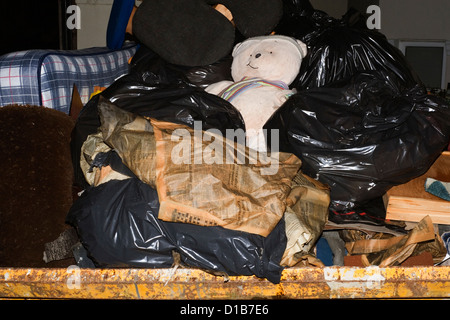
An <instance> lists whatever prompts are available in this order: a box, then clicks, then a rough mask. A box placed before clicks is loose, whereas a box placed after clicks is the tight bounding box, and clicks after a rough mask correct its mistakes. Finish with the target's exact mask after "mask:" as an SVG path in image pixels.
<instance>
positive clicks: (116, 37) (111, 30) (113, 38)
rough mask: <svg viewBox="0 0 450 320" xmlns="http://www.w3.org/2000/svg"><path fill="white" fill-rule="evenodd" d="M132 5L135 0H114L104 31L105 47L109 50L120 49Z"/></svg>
mask: <svg viewBox="0 0 450 320" xmlns="http://www.w3.org/2000/svg"><path fill="white" fill-rule="evenodd" d="M134 3H135V0H114V3H113V5H112V8H111V14H110V16H109V21H108V29H107V31H106V45H107V46H108V48H109V49H112V50H115V49H120V48H122V45H123V42H124V41H125V31H126V29H127V24H128V20H129V19H130V15H131V12H132V11H133V7H134Z"/></svg>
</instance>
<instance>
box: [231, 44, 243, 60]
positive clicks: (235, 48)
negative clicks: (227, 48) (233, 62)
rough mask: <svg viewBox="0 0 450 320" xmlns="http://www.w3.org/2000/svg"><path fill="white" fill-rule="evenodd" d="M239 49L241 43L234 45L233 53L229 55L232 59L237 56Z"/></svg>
mask: <svg viewBox="0 0 450 320" xmlns="http://www.w3.org/2000/svg"><path fill="white" fill-rule="evenodd" d="M241 47H242V42H239V43H236V44H235V45H234V48H233V52H232V53H231V56H232V57H233V58H234V57H235V56H236V55H237V54H238V51H239V48H241Z"/></svg>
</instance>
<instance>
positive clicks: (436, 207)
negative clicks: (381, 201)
mask: <svg viewBox="0 0 450 320" xmlns="http://www.w3.org/2000/svg"><path fill="white" fill-rule="evenodd" d="M427 215H428V216H430V217H431V220H432V221H433V223H438V224H448V225H450V201H436V200H428V199H417V198H410V197H396V196H391V197H390V198H389V202H388V206H387V209H386V219H389V220H400V221H412V222H419V221H420V220H422V219H423V218H424V217H425V216H427Z"/></svg>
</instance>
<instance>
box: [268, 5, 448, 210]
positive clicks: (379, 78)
mask: <svg viewBox="0 0 450 320" xmlns="http://www.w3.org/2000/svg"><path fill="white" fill-rule="evenodd" d="M289 3H290V4H291V6H288V8H290V9H291V10H292V11H291V12H285V18H284V20H282V23H281V24H280V26H279V27H278V30H277V31H278V32H280V33H283V34H287V35H292V36H295V37H297V38H299V39H300V40H302V41H304V42H305V43H307V45H308V55H307V57H305V59H304V61H303V63H302V68H301V70H300V75H299V77H298V79H297V81H296V84H295V86H296V87H297V90H298V93H297V94H296V95H294V96H292V97H291V98H290V99H289V100H288V101H287V102H286V103H285V104H284V105H283V106H282V107H281V108H280V109H278V110H277V111H276V113H275V114H274V115H273V116H272V118H271V119H269V121H268V122H267V123H266V125H265V127H264V128H266V129H279V130H280V151H285V152H292V153H294V154H295V155H297V156H298V157H299V158H300V159H301V160H302V163H303V167H302V170H303V172H304V173H305V174H307V175H309V176H311V177H313V178H315V179H318V180H319V181H321V182H323V183H325V184H327V185H329V186H330V191H331V205H330V209H331V210H335V211H345V212H349V211H353V210H355V208H360V207H363V206H364V205H365V203H367V202H368V201H371V200H373V199H375V198H378V197H381V196H383V195H384V194H385V192H386V191H387V190H389V188H391V187H392V186H395V185H398V184H402V183H406V182H408V181H409V180H411V179H413V178H415V177H418V176H420V175H421V174H423V173H425V172H426V170H427V169H428V168H429V167H430V166H431V164H432V163H433V162H434V161H435V160H436V158H437V157H438V156H439V154H440V153H441V152H442V151H443V149H444V148H445V147H446V146H447V145H448V142H449V140H450V106H449V105H448V104H447V103H446V102H445V101H444V100H443V99H441V98H439V97H436V96H432V95H428V94H427V92H426V89H425V88H424V86H423V85H422V84H421V82H420V80H419V79H418V78H417V76H416V75H415V74H414V71H413V70H411V68H409V66H408V63H407V62H406V60H405V58H404V56H403V55H402V54H401V53H400V51H399V50H398V49H396V48H395V47H393V46H392V45H390V44H389V43H388V41H387V39H386V38H385V36H384V35H383V34H381V33H379V32H378V31H375V30H368V29H366V28H365V26H364V25H365V24H363V23H362V22H363V21H365V20H362V18H361V15H359V14H358V13H355V12H351V11H350V12H349V13H348V14H347V15H345V16H344V17H343V18H342V19H334V18H331V17H329V16H328V15H326V14H325V13H324V12H321V11H317V10H314V9H313V8H312V7H311V6H310V5H308V2H307V1H290V2H289ZM268 131H269V132H270V130H268ZM380 218H384V217H383V216H381V217H380Z"/></svg>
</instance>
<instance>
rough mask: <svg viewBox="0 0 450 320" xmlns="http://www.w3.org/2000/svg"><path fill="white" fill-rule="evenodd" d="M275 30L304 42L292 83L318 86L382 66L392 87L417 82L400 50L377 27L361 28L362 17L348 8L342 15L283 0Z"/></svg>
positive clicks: (302, 1) (299, 1) (299, 0)
mask: <svg viewBox="0 0 450 320" xmlns="http://www.w3.org/2000/svg"><path fill="white" fill-rule="evenodd" d="M284 5H285V8H284V16H283V19H282V20H281V22H280V23H279V25H278V26H277V28H276V31H277V32H278V33H281V34H284V35H288V36H292V37H294V38H297V39H299V40H302V41H303V42H305V43H306V44H307V46H308V54H307V56H306V57H305V58H304V59H303V61H302V65H301V69H300V72H299V76H298V78H297V79H296V81H295V82H294V83H293V85H294V86H295V87H296V88H298V89H310V88H317V87H321V86H325V85H328V84H331V83H333V82H336V81H340V80H344V79H349V78H351V77H352V76H353V75H355V74H356V73H359V72H363V71H387V72H388V73H389V76H390V77H391V81H395V82H396V84H397V86H398V87H400V86H402V87H405V88H411V87H413V86H415V85H416V84H418V83H421V81H420V79H419V78H418V76H417V75H416V73H415V72H414V71H413V70H412V69H411V67H410V65H409V63H408V62H407V61H406V59H405V58H404V56H403V54H402V53H401V51H400V50H399V49H397V48H395V47H394V46H392V45H391V44H390V43H389V42H388V41H387V39H386V37H385V36H384V34H382V33H380V32H379V31H377V30H376V29H374V30H370V29H367V27H366V18H367V17H366V16H365V15H363V14H362V13H360V12H358V11H356V10H354V9H350V10H349V11H348V12H347V13H346V14H345V15H344V16H343V17H342V18H341V19H336V18H333V17H330V16H328V15H327V14H326V13H325V12H322V11H319V10H315V9H314V8H313V7H312V6H311V4H310V3H309V1H307V0H285V1H284Z"/></svg>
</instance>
